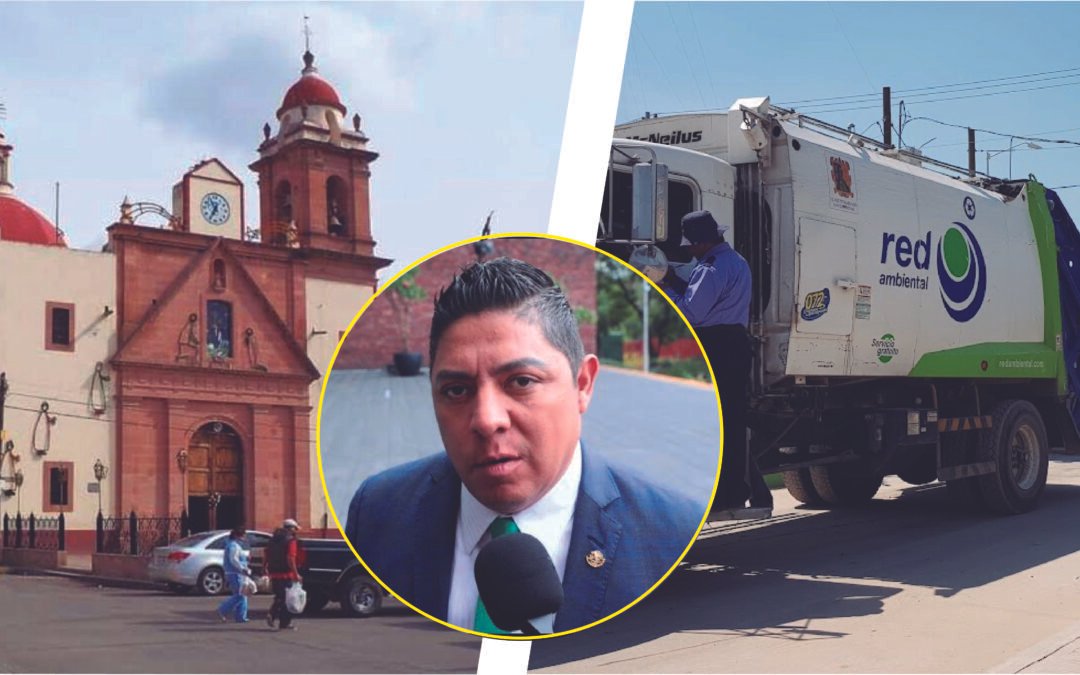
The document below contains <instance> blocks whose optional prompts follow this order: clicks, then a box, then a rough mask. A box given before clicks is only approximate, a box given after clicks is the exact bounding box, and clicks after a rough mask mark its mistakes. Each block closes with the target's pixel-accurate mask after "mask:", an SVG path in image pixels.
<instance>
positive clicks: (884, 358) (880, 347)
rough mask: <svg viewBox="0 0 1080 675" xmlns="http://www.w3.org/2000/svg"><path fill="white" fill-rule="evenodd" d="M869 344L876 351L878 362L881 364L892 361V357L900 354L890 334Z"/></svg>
mask: <svg viewBox="0 0 1080 675" xmlns="http://www.w3.org/2000/svg"><path fill="white" fill-rule="evenodd" d="M871 344H872V345H873V347H874V349H876V350H877V358H878V361H881V362H882V363H888V362H889V361H892V359H893V357H894V356H896V355H898V354H899V353H900V350H899V349H897V348H896V338H895V337H894V336H893V334H892V333H885V334H884V335H882V336H881V337H880V338H874V341H873V343H871Z"/></svg>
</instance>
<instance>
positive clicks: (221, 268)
mask: <svg viewBox="0 0 1080 675" xmlns="http://www.w3.org/2000/svg"><path fill="white" fill-rule="evenodd" d="M212 283H213V287H214V290H215V291H223V290H225V261H224V260H222V259H221V258H217V259H216V260H214V272H213V282H212Z"/></svg>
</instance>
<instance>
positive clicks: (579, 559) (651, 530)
mask: <svg viewBox="0 0 1080 675" xmlns="http://www.w3.org/2000/svg"><path fill="white" fill-rule="evenodd" d="M460 501H461V481H460V480H459V478H458V476H457V473H456V472H455V471H454V468H453V466H452V465H451V464H450V460H449V459H448V458H447V457H446V455H445V454H444V453H440V454H438V455H433V456H431V457H426V458H424V459H420V460H417V461H414V462H410V463H408V464H404V465H402V466H398V467H394V468H392V469H388V470H386V471H384V472H382V473H380V474H377V475H375V476H373V477H371V478H368V479H367V480H365V481H364V482H363V484H361V485H360V488H359V489H358V490H357V491H356V494H355V495H354V496H353V499H352V502H351V504H350V505H349V517H348V521H347V523H346V525H345V534H346V536H347V537H348V538H349V541H351V542H352V544H353V546H354V547H355V548H356V551H357V553H359V554H360V557H361V558H363V560H364V562H365V563H367V564H368V566H369V567H370V568H371V569H372V571H373V572H374V573H375V575H376V576H377V577H379V579H380V580H382V582H383V583H384V584H386V585H387V586H388V587H389V588H390V589H391V590H393V591H394V593H396V594H397V595H399V596H401V597H402V598H404V599H405V600H407V601H409V603H411V604H412V605H413V606H415V607H417V608H418V609H421V610H423V611H424V612H426V613H428V614H430V615H432V616H434V617H437V618H439V619H442V620H444V621H445V620H446V617H447V608H448V605H449V598H450V578H451V568H452V566H453V560H454V537H455V530H456V526H457V516H458V508H459V505H460ZM704 511H705V507H704V505H701V506H697V505H695V504H694V503H693V502H692V501H690V500H689V499H687V498H685V497H683V496H681V495H679V494H677V493H674V492H672V491H669V490H666V489H664V488H661V487H657V486H655V485H653V484H651V483H650V482H648V481H646V480H645V479H643V478H641V477H639V476H638V475H637V474H635V473H633V472H632V471H628V470H626V469H624V468H621V467H617V466H616V465H613V464H612V463H610V462H609V461H608V460H607V459H606V458H604V457H603V456H601V455H599V454H597V453H591V452H588V451H586V450H585V448H584V447H583V448H582V470H581V486H580V488H579V492H578V497H577V502H576V505H575V507H574V522H573V528H572V531H571V535H570V549H569V553H568V555H567V557H566V569H565V572H564V574H563V593H564V596H565V599H564V600H563V605H562V608H561V609H560V610H559V612H558V614H557V615H556V617H555V631H556V632H562V631H566V630H572V629H574V628H578V627H580V626H584V625H586V624H589V623H592V622H594V621H597V620H599V619H603V618H604V617H607V616H609V615H611V614H613V613H615V612H617V611H619V610H621V609H622V608H623V607H625V606H626V605H628V604H630V603H631V602H633V601H634V600H636V599H637V598H638V597H640V596H641V594H643V593H644V592H646V591H647V590H649V588H651V587H652V585H653V584H655V583H656V582H657V581H659V579H660V578H661V577H662V576H663V575H664V574H665V573H666V572H667V571H668V570H669V569H670V568H671V566H672V565H674V564H675V561H676V560H678V559H679V556H680V555H682V552H683V550H684V549H685V548H686V546H687V544H689V543H690V541H691V539H692V538H693V536H694V534H695V533H696V532H697V529H698V526H699V525H700V524H701V519H702V517H703V516H704ZM593 551H599V552H601V553H602V554H603V558H604V564H603V565H601V566H599V567H593V566H591V565H589V564H588V563H587V562H586V556H588V555H589V553H590V552H593ZM594 561H595V556H594Z"/></svg>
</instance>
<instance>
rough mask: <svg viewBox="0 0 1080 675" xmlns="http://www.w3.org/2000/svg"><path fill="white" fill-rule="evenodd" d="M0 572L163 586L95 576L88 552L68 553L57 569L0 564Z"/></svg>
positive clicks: (147, 587) (115, 584) (102, 583)
mask: <svg viewBox="0 0 1080 675" xmlns="http://www.w3.org/2000/svg"><path fill="white" fill-rule="evenodd" d="M0 574H23V575H29V576H51V577H67V578H69V579H82V580H84V581H86V582H89V583H94V584H97V585H99V586H112V587H116V588H141V589H144V590H160V589H163V588H164V587H165V586H164V584H161V583H158V582H155V581H147V580H143V579H128V578H120V577H103V576H97V575H95V574H94V573H93V557H92V556H91V555H90V554H89V553H83V554H68V556H67V563H66V564H65V565H64V566H62V567H59V568H57V569H48V568H41V567H18V566H15V565H5V566H0Z"/></svg>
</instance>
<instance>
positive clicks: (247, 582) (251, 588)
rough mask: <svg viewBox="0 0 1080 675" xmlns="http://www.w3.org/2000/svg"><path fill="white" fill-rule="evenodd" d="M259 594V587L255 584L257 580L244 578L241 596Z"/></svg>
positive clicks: (241, 585)
mask: <svg viewBox="0 0 1080 675" xmlns="http://www.w3.org/2000/svg"><path fill="white" fill-rule="evenodd" d="M258 592H259V587H258V586H257V585H256V584H255V580H254V579H252V578H251V577H244V581H243V582H242V583H241V584H240V594H241V595H249V596H250V595H255V594H256V593H258Z"/></svg>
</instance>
